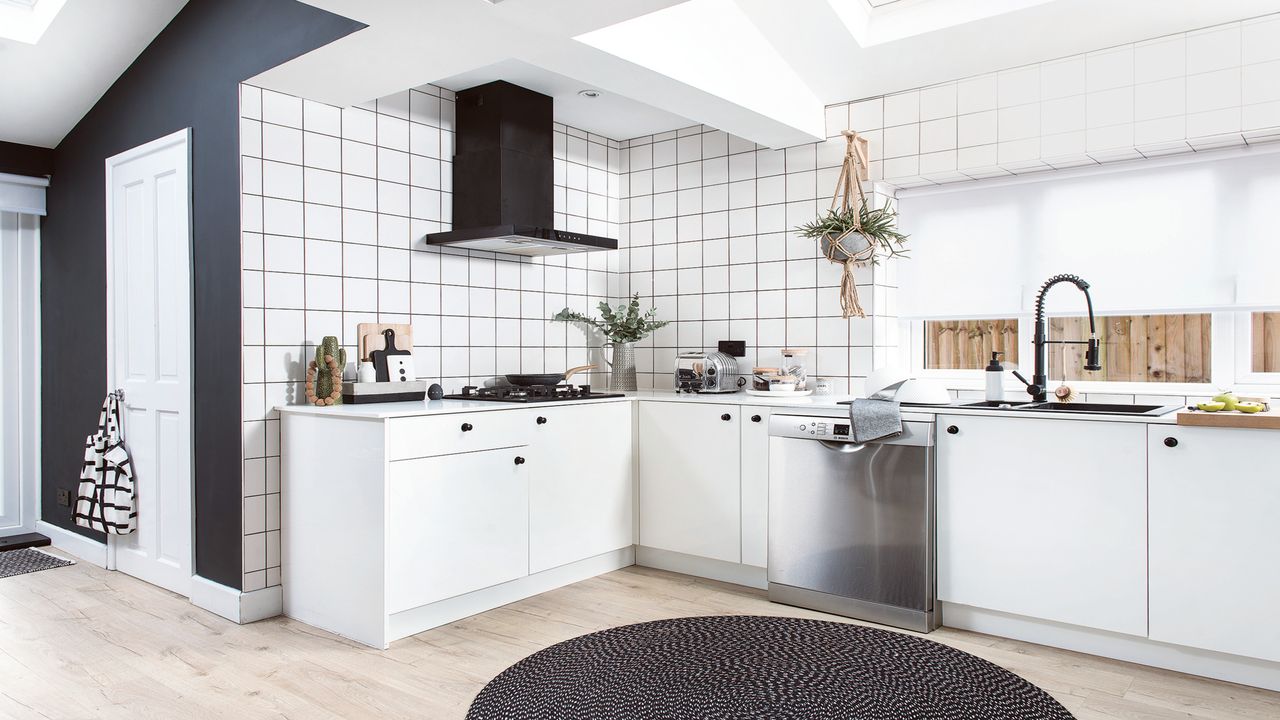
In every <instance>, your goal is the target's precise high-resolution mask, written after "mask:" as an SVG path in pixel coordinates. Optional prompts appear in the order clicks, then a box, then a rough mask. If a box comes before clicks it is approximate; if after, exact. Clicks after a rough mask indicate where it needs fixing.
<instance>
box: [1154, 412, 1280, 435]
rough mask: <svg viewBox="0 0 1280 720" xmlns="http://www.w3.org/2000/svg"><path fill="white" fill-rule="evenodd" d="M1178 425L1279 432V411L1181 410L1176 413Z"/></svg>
mask: <svg viewBox="0 0 1280 720" xmlns="http://www.w3.org/2000/svg"><path fill="white" fill-rule="evenodd" d="M1178 424H1179V425H1192V426H1196V427H1223V428H1257V429H1264V430H1280V410H1268V411H1266V412H1257V413H1252V414H1250V413H1242V412H1227V411H1225V410H1223V411H1220V412H1204V411H1202V410H1183V411H1182V412H1179V413H1178Z"/></svg>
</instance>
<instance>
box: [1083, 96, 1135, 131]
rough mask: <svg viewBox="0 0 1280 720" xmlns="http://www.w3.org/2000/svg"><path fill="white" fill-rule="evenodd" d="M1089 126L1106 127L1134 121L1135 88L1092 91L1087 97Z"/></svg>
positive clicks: (1086, 114) (1086, 116)
mask: <svg viewBox="0 0 1280 720" xmlns="http://www.w3.org/2000/svg"><path fill="white" fill-rule="evenodd" d="M1085 104H1086V105H1085V107H1086V113H1085V119H1086V123H1087V126H1088V127H1091V128H1096V127H1106V126H1108V125H1119V124H1121V123H1127V122H1133V88H1132V87H1121V88H1113V89H1111V90H1102V91H1098V92H1091V93H1089V94H1088V95H1087V96H1086V97H1085Z"/></svg>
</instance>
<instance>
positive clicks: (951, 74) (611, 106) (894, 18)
mask: <svg viewBox="0 0 1280 720" xmlns="http://www.w3.org/2000/svg"><path fill="white" fill-rule="evenodd" d="M305 1H306V2H308V3H309V4H311V5H315V6H317V7H320V8H323V9H325V10H328V11H330V12H334V13H337V14H339V15H345V16H347V17H350V18H353V19H355V20H358V21H360V22H363V23H365V24H367V25H369V27H368V28H367V29H365V30H362V31H359V32H357V33H354V34H352V35H349V36H347V37H345V38H343V39H341V40H338V41H337V42H334V43H332V44H330V45H327V46H325V47H323V48H320V49H318V50H316V51H314V52H312V53H309V54H307V55H305V56H303V57H301V58H298V59H296V60H293V61H291V62H289V63H286V64H285V65H282V66H280V67H278V68H275V69H273V70H269V71H267V72H266V73H264V74H262V75H260V76H259V77H257V78H255V81H256V82H258V83H259V84H262V85H264V86H266V87H269V88H273V89H277V90H281V91H284V92H290V93H293V94H297V95H302V96H304V97H309V98H313V99H316V100H321V101H325V102H330V103H333V104H337V105H351V104H355V103H358V102H364V101H366V100H370V99H373V98H375V97H380V96H383V95H387V94H390V93H393V92H397V91H399V90H403V89H404V88H407V87H415V86H418V85H423V84H427V83H436V84H441V85H443V86H444V87H448V88H450V89H454V90H458V89H462V88H465V87H468V86H470V85H474V84H479V83H482V82H488V81H490V80H497V79H505V80H510V81H512V82H515V83H517V84H520V85H525V86H528V87H530V88H532V89H535V90H540V91H542V92H545V93H547V94H550V95H552V96H553V97H555V99H556V103H557V109H556V119H557V120H558V121H560V122H564V123H567V124H570V125H574V126H576V127H579V128H582V129H584V130H588V131H591V132H595V133H598V134H601V135H605V136H607V137H612V138H614V139H619V140H621V139H627V138H629V137H635V136H639V135H647V134H651V133H653V132H658V131H662V130H672V129H675V128H678V127H682V126H684V125H689V124H694V123H704V124H706V125H710V126H712V127H716V128H719V129H722V130H726V131H728V132H731V133H733V134H735V135H739V136H742V137H745V138H748V139H750V140H754V141H756V142H758V143H761V144H762V145H767V146H770V147H784V146H788V145H794V144H798V143H802V142H809V141H812V140H815V139H818V138H819V137H820V136H821V135H822V132H823V113H822V107H823V106H824V105H828V104H833V103H837V102H845V101H849V100H855V99H859V98H863V97H871V96H875V95H881V94H885V93H888V92H894V91H898V90H906V89H910V88H914V87H921V86H925V85H929V84H932V83H936V82H942V81H945V80H953V79H956V78H961V77H966V76H970V75H975V74H980V73H984V72H991V71H994V70H1000V69H1005V68H1010V67H1016V66H1018V65H1024V64H1028V63H1034V62H1040V61H1043V60H1049V59H1052V58H1055V57H1062V56H1066V55H1072V54H1075V53H1080V52H1088V51H1091V50H1098V49H1102V48H1105V47H1110V46H1113V45H1118V44H1122V43H1128V42H1134V41H1139V40H1144V39H1148V38H1153V37H1159V36H1161V35H1166V34H1169V33H1174V32H1182V31H1186V30H1192V29H1197V28H1201V27H1207V26H1211V25H1215V24H1219V23H1223V22H1229V21H1233V20H1240V19H1244V18H1248V17H1254V16H1258V15H1264V14H1267V13H1271V12H1276V11H1277V10H1280V5H1278V4H1277V0H1215V1H1214V2H1172V3H1171V2H1169V1H1168V0H787V1H786V2H779V1H778V0H632V1H630V2H626V3H618V2H600V1H599V0H502V2H499V3H493V2H489V1H488V0H305ZM584 88H594V89H598V90H600V91H601V92H603V93H604V95H603V97H601V98H599V99H598V100H596V101H594V102H587V101H585V100H583V99H581V98H579V97H578V96H577V91H578V90H581V89H584Z"/></svg>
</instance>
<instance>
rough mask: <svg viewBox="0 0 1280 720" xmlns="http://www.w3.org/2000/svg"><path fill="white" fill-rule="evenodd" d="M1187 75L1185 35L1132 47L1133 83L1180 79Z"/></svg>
mask: <svg viewBox="0 0 1280 720" xmlns="http://www.w3.org/2000/svg"><path fill="white" fill-rule="evenodd" d="M1186 74H1187V38H1186V36H1185V35H1181V34H1178V35H1174V36H1172V37H1167V38H1160V39H1158V40H1150V41H1147V42H1142V43H1138V44H1136V45H1134V46H1133V81H1134V82H1136V83H1149V82H1155V81H1157V80H1169V79H1172V78H1182V77H1185V76H1186Z"/></svg>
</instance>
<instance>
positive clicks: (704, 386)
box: [674, 352, 747, 393]
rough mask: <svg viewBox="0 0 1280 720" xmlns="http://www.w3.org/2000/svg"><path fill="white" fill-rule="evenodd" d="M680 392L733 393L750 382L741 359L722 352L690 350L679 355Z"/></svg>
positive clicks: (677, 382)
mask: <svg viewBox="0 0 1280 720" xmlns="http://www.w3.org/2000/svg"><path fill="white" fill-rule="evenodd" d="M674 379H675V390H676V392H689V393H731V392H737V391H738V388H740V387H742V386H743V385H745V384H746V382H747V379H746V378H744V377H742V376H741V375H740V374H739V373H738V360H737V359H736V358H734V357H733V356H732V355H726V354H725V353H722V352H688V353H680V354H679V355H678V356H676V372H675V378H674Z"/></svg>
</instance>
